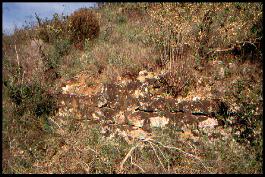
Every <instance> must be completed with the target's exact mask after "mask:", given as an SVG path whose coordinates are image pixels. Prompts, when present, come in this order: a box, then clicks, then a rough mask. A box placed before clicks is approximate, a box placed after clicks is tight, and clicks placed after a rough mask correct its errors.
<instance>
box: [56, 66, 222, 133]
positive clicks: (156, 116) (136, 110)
mask: <svg viewBox="0 0 265 177" xmlns="http://www.w3.org/2000/svg"><path fill="white" fill-rule="evenodd" d="M163 75H164V74H155V73H152V72H147V71H141V72H140V73H139V77H138V78H137V79H136V80H131V81H129V82H118V83H109V84H102V85H101V88H100V90H99V91H98V92H96V93H94V94H91V95H87V96H78V95H74V96H73V95H71V94H70V95H68V96H66V95H65V94H64V96H61V99H62V101H61V104H62V105H61V107H62V108H64V109H61V110H60V111H59V114H58V115H59V116H60V117H61V119H64V117H65V116H67V115H68V116H72V117H75V118H76V119H78V118H80V119H83V120H88V121H91V122H94V123H100V124H102V125H105V126H108V125H111V127H112V131H113V132H116V131H115V130H114V129H118V130H121V129H124V128H125V127H126V128H127V129H128V130H138V129H141V131H144V132H147V133H151V132H152V130H153V129H154V128H165V127H166V126H173V127H176V128H177V129H180V130H183V131H185V132H187V127H189V126H190V127H192V128H193V129H197V130H200V131H204V132H206V133H211V132H212V130H213V129H214V128H215V127H216V126H218V121H217V119H216V115H217V114H219V113H220V109H221V108H220V101H219V100H218V99H215V100H212V99H201V98H200V97H196V96H195V97H194V98H192V99H183V98H181V99H180V98H174V97H171V96H168V95H167V96H165V93H164V92H163V84H161V83H160V79H161V77H163ZM64 88H66V87H64ZM67 99H68V101H67ZM66 107H68V108H69V109H68V112H67V111H66V110H67V109H66ZM76 115H79V116H76ZM189 131H191V130H189ZM103 132H105V131H103Z"/></svg>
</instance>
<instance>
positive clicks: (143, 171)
mask: <svg viewBox="0 0 265 177" xmlns="http://www.w3.org/2000/svg"><path fill="white" fill-rule="evenodd" d="M131 164H132V165H134V166H136V167H138V168H139V169H140V170H141V171H142V172H143V173H145V171H144V169H143V168H142V167H140V166H139V165H137V164H136V163H134V162H133V160H132V156H131Z"/></svg>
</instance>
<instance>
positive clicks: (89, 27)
mask: <svg viewBox="0 0 265 177" xmlns="http://www.w3.org/2000/svg"><path fill="white" fill-rule="evenodd" d="M68 24H69V30H70V38H71V39H72V40H73V41H74V43H80V42H81V43H83V42H84V41H85V39H89V40H93V39H95V38H97V37H98V36H99V32H100V26H99V21H98V19H97V16H96V14H95V13H94V12H93V11H91V10H89V9H86V8H81V9H79V10H78V11H75V12H74V13H73V14H72V15H71V16H70V17H69V19H68Z"/></svg>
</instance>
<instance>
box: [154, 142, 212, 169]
mask: <svg viewBox="0 0 265 177" xmlns="http://www.w3.org/2000/svg"><path fill="white" fill-rule="evenodd" d="M153 141H154V140H153ZM154 142H155V143H158V144H160V145H161V146H163V147H164V148H168V149H175V150H178V151H180V152H182V153H183V154H185V155H187V156H190V157H193V158H194V159H196V160H198V161H199V162H200V163H201V164H202V166H203V167H204V168H205V169H206V170H207V172H209V173H211V172H210V171H209V170H208V168H207V167H206V166H205V165H204V163H203V162H202V160H201V159H200V158H199V157H197V156H195V155H193V154H190V153H188V152H185V151H183V150H182V149H180V148H177V147H172V146H166V145H164V144H162V143H161V142H159V141H154Z"/></svg>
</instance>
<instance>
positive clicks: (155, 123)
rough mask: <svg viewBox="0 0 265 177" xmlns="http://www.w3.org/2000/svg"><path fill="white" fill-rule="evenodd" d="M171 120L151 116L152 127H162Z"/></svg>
mask: <svg viewBox="0 0 265 177" xmlns="http://www.w3.org/2000/svg"><path fill="white" fill-rule="evenodd" d="M168 122H169V118H166V117H164V116H163V117H159V116H157V117H151V118H150V127H157V128H162V127H165V126H166V125H167V124H168Z"/></svg>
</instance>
